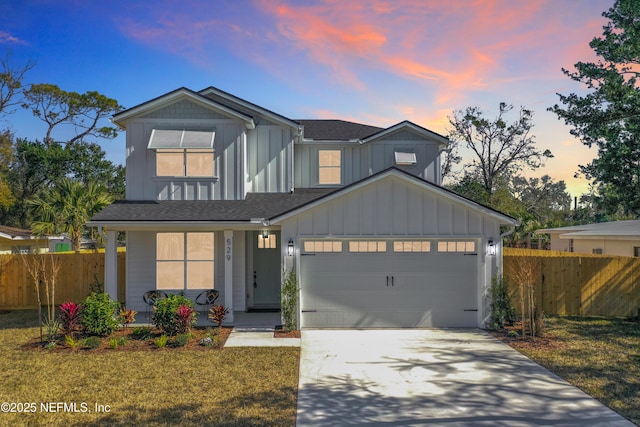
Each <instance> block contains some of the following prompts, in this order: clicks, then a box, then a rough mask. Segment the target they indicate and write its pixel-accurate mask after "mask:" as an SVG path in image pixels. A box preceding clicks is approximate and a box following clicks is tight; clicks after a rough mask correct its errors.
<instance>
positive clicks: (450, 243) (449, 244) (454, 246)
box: [438, 240, 476, 253]
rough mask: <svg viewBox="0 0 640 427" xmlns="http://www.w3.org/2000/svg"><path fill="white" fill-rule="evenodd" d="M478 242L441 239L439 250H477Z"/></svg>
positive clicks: (467, 251) (466, 251)
mask: <svg viewBox="0 0 640 427" xmlns="http://www.w3.org/2000/svg"><path fill="white" fill-rule="evenodd" d="M475 251H476V242H474V241H473V240H441V241H439V242H438V252H465V253H470V252H475Z"/></svg>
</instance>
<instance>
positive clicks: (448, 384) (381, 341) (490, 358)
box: [297, 329, 633, 427]
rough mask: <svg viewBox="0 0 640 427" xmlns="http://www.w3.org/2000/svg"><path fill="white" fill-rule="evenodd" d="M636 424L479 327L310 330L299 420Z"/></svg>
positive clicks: (304, 356) (410, 423)
mask: <svg viewBox="0 0 640 427" xmlns="http://www.w3.org/2000/svg"><path fill="white" fill-rule="evenodd" d="M319 425H322V426H338V425H389V426H416V425H444V426H541V425H548V426H633V424H632V423H630V422H629V421H627V420H626V419H624V418H623V417H621V416H620V415H618V414H617V413H616V412H614V411H612V410H610V409H609V408H607V407H606V406H604V405H602V404H601V403H599V402H598V401H596V400H594V399H592V398H590V397H589V396H587V395H586V394H584V393H583V392H581V391H580V390H578V389H577V388H575V387H573V386H571V385H569V384H568V383H567V382H565V381H564V380H562V379H560V378H559V377H557V376H555V375H553V374H552V373H550V372H549V371H547V370H546V369H544V368H542V367H541V366H539V365H537V364H536V363H534V362H532V361H531V360H530V359H528V358H526V357H524V356H523V355H521V354H520V353H518V352H517V351H515V350H512V349H511V348H510V347H509V346H507V345H505V344H502V343H501V342H499V341H498V340H496V339H494V338H493V337H491V336H490V335H488V334H486V333H485V332H483V331H480V330H455V329H451V330H431V329H400V330H388V329H383V330H304V331H303V332H302V356H301V360H300V384H299V391H298V416H297V426H298V427H301V426H319Z"/></svg>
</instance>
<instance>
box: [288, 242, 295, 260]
mask: <svg viewBox="0 0 640 427" xmlns="http://www.w3.org/2000/svg"><path fill="white" fill-rule="evenodd" d="M293 249H294V248H293V239H289V244H288V245H287V255H289V256H293Z"/></svg>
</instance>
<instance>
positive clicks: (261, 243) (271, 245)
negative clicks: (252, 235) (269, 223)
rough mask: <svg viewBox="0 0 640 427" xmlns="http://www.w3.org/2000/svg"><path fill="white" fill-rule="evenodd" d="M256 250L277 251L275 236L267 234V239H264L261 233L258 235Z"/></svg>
mask: <svg viewBox="0 0 640 427" xmlns="http://www.w3.org/2000/svg"><path fill="white" fill-rule="evenodd" d="M257 245H258V249H277V248H278V238H277V237H276V235H275V234H273V233H269V234H267V238H266V239H265V237H264V235H263V234H262V233H258V243H257Z"/></svg>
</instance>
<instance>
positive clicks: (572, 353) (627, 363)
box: [511, 316, 640, 425]
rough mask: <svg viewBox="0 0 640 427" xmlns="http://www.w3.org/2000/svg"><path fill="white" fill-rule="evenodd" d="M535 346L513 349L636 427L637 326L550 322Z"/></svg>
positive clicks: (591, 320) (639, 389)
mask: <svg viewBox="0 0 640 427" xmlns="http://www.w3.org/2000/svg"><path fill="white" fill-rule="evenodd" d="M545 324H546V329H545V331H544V334H543V336H542V337H541V338H540V339H536V341H535V342H534V343H526V342H525V343H522V342H521V341H520V340H513V341H511V345H512V347H514V348H516V349H517V350H518V351H520V352H521V353H523V354H524V355H526V356H527V357H529V358H530V359H532V360H534V361H535V362H537V363H538V364H540V365H542V366H544V367H545V368H547V369H549V370H550V371H551V372H553V373H555V374H556V375H558V376H559V377H561V378H563V379H565V380H566V381H568V382H569V383H571V384H573V385H574V386H576V387H578V388H580V389H581V390H582V391H584V392H585V393H587V394H588V395H590V396H592V397H594V398H596V399H598V400H599V401H600V402H602V403H603V404H605V405H606V406H608V407H609V408H611V409H613V410H614V411H616V412H618V413H619V414H621V415H622V416H624V417H625V418H627V419H629V420H630V421H632V422H634V423H635V424H636V425H640V322H637V321H629V320H627V319H624V318H601V317H577V316H553V317H548V318H547V319H546V320H545Z"/></svg>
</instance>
